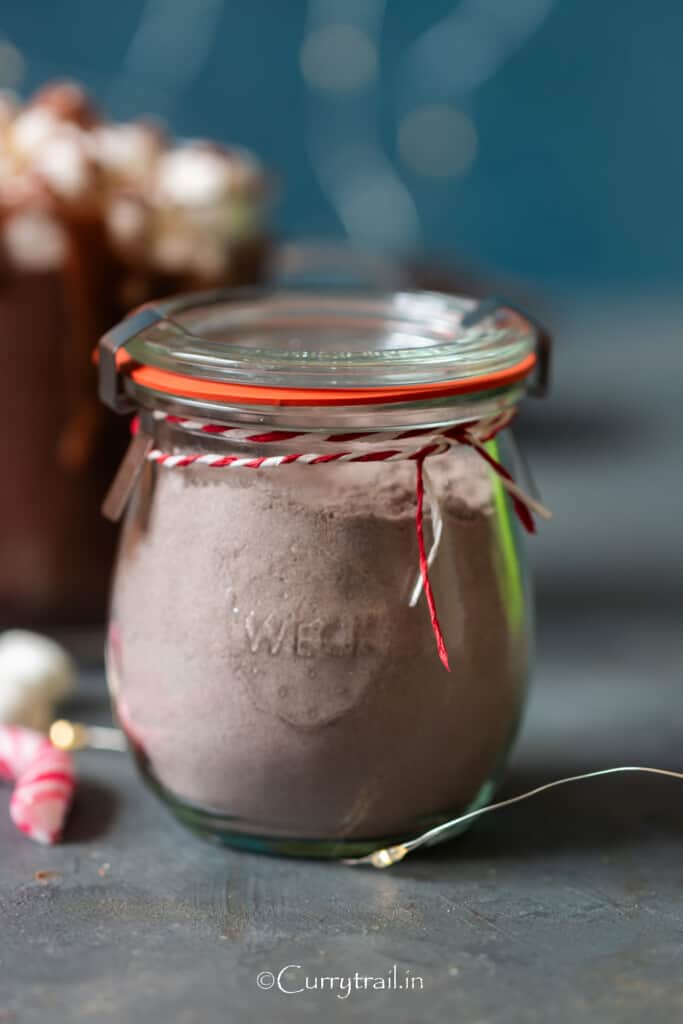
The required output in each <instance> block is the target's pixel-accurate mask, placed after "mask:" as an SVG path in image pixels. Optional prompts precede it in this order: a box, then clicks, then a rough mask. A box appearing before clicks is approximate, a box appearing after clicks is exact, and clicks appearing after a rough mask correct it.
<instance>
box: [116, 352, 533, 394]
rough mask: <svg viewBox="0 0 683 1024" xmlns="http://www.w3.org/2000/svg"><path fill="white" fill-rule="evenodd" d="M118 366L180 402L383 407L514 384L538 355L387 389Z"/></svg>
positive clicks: (123, 361)
mask: <svg viewBox="0 0 683 1024" xmlns="http://www.w3.org/2000/svg"><path fill="white" fill-rule="evenodd" d="M116 362H117V368H118V370H119V372H120V373H123V374H125V375H126V376H128V377H129V378H130V379H131V380H132V381H134V382H135V383H136V384H139V385H140V386H141V387H144V388H148V389H149V390H151V391H161V392H163V393H164V394H168V395H175V396H176V397H177V398H190V399H199V400H203V401H210V402H231V403H234V404H238V405H282V406H284V405H292V406H313V405H384V404H387V403H389V402H402V401H411V400H416V399H420V398H445V397H447V396H451V395H467V394H472V393H473V392H476V391H489V390H493V389H494V388H500V387H505V386H507V385H510V384H515V383H517V381H520V380H524V378H525V377H528V376H529V374H530V373H531V372H532V370H533V369H534V367H535V365H536V353H535V352H531V353H530V354H529V355H528V356H525V357H524V359H521V360H520V361H519V362H518V363H515V365H514V366H510V367H508V368H507V369H505V370H498V371H496V372H495V373H482V374H479V375H477V376H476V377H467V378H465V379H463V380H450V381H436V382H435V383H431V384H414V385H407V386H403V387H386V388H273V387H261V386H256V385H252V384H231V383H229V382H225V381H210V380H199V379H197V378H195V377H185V376H183V374H181V373H172V372H171V371H170V370H160V369H158V368H157V367H154V366H143V365H141V364H140V363H136V362H135V361H134V360H133V359H132V358H131V357H130V355H129V354H128V353H127V352H126V351H125V349H120V350H119V352H118V353H117V358H116Z"/></svg>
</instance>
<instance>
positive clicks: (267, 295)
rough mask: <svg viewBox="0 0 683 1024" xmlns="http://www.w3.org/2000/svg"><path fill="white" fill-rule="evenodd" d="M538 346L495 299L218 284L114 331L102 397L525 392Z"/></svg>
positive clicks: (280, 399)
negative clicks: (522, 388)
mask: <svg viewBox="0 0 683 1024" xmlns="http://www.w3.org/2000/svg"><path fill="white" fill-rule="evenodd" d="M538 342H539V329H538V328H537V327H536V325H535V324H533V323H532V321H531V320H530V319H528V318H527V317H526V316H524V315H523V314H522V313H521V312H520V311H519V310H517V309H515V308H514V307H513V306H511V305H509V304H505V303H502V302H498V301H496V300H487V301H486V302H484V303H478V302H477V300H475V299H473V298H469V297H466V296H460V295H446V294H441V293H438V292H419V291H397V292H377V291H359V290H353V291H351V290H348V289H330V288H329V287H328V288H324V289H311V288H304V289H294V288H287V289H281V288H273V289H268V288H255V289H240V290H239V291H238V290H233V289H220V290H218V291H214V292H199V293H195V294H191V295H187V296H180V297H177V298H174V299H171V300H168V301H164V302H161V303H154V304H153V305H150V306H146V307H144V308H143V309H142V310H141V311H139V312H138V313H137V314H135V315H133V316H132V317H130V318H128V319H127V320H126V321H124V322H123V323H122V324H120V325H119V326H118V327H117V328H115V329H114V330H113V331H110V332H108V334H107V335H105V336H104V337H103V338H102V339H101V342H100V394H101V397H102V398H103V400H104V401H105V402H106V403H107V404H109V405H114V407H118V409H119V411H123V410H122V409H121V405H122V404H128V406H129V407H130V400H131V399H132V400H133V402H134V404H142V405H148V406H154V403H155V399H156V400H161V401H165V402H169V401H176V402H181V403H182V402H190V403H192V404H193V406H194V407H195V409H196V408H197V406H199V407H201V406H202V404H204V403H205V404H206V405H207V406H210V407H212V408H215V406H217V405H218V406H221V405H224V404H225V405H229V406H237V407H246V408H253V407H295V408H312V407H358V406H366V407H367V406H378V405H387V404H400V405H405V404H411V403H424V402H432V401H437V400H438V401H440V402H442V401H444V400H445V401H448V400H450V399H456V400H460V399H462V397H463V396H475V395H478V394H482V395H484V394H486V395H490V394H491V393H492V392H495V393H505V392H507V391H511V392H514V393H515V397H516V398H518V397H519V390H520V384H523V383H524V382H525V381H526V382H528V380H529V379H530V377H531V376H532V374H533V373H534V369H535V368H536V367H537V364H538V362H539V360H538V355H537V348H538ZM112 374H113V378H114V382H113V383H114V387H112ZM511 397H512V395H511ZM126 399H127V402H126ZM117 400H118V406H117Z"/></svg>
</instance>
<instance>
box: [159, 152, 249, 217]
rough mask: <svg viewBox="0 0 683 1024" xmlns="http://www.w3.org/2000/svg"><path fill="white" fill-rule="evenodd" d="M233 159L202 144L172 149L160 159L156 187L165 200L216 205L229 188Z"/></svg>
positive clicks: (193, 204)
mask: <svg viewBox="0 0 683 1024" xmlns="http://www.w3.org/2000/svg"><path fill="white" fill-rule="evenodd" d="M232 181H233V174H232V168H231V166H230V162H229V161H228V160H226V158H225V157H224V156H222V155H221V154H220V153H216V152H214V151H213V150H210V149H202V148H201V147H200V146H183V147H182V148H180V149H175V150H171V151H170V152H169V153H166V154H165V155H164V156H163V157H162V158H161V160H160V161H159V167H158V172H157V188H158V192H159V196H160V198H161V200H162V201H163V202H167V203H173V204H174V205H177V206H213V205H216V204H217V203H220V202H221V201H222V200H223V199H224V198H225V196H226V194H227V193H228V192H229V191H230V189H231V186H232Z"/></svg>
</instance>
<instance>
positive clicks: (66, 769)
mask: <svg viewBox="0 0 683 1024" xmlns="http://www.w3.org/2000/svg"><path fill="white" fill-rule="evenodd" d="M0 779H5V780H6V781H8V782H14V784H15V785H14V791H13V793H12V797H11V800H10V805H9V813H10V817H11V819H12V821H13V822H14V824H15V825H16V826H17V828H18V829H19V830H20V831H21V832H24V833H25V834H26V835H27V836H29V837H30V838H31V839H35V841H36V842H38V843H56V842H57V840H58V839H59V837H60V836H61V834H62V829H63V827H64V822H65V820H66V816H67V813H68V811H69V807H70V806H71V801H72V799H73V795H74V790H75V788H76V776H75V773H74V766H73V759H72V757H71V755H70V754H68V753H67V752H66V751H64V750H58V749H57V747H55V746H53V745H52V743H50V741H49V739H48V738H47V736H44V735H43V734H42V733H40V732H34V730H33V729H22V728H21V727H20V726H17V725H3V724H0Z"/></svg>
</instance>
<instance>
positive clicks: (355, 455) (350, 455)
mask: <svg viewBox="0 0 683 1024" xmlns="http://www.w3.org/2000/svg"><path fill="white" fill-rule="evenodd" d="M514 414H515V410H514V409H512V410H506V411H505V412H503V413H500V414H498V415H496V416H492V417H490V418H488V419H485V420H476V421H469V422H466V423H458V424H456V425H454V426H451V427H446V428H439V429H434V428H431V427H427V428H418V429H415V430H404V431H401V432H399V433H385V432H383V431H364V432H349V433H338V434H327V433H325V434H323V433H313V432H310V431H285V430H271V431H265V432H261V433H254V432H253V430H245V429H243V428H240V427H229V426H226V425H225V424H224V423H207V422H205V421H204V420H193V419H188V418H185V417H181V416H169V415H166V414H164V413H156V414H155V418H156V419H160V420H163V421H165V422H166V423H169V424H171V425H172V426H175V427H179V428H180V429H182V430H186V431H188V432H189V433H195V434H203V435H210V436H211V437H215V438H223V439H225V440H226V441H228V442H233V443H235V444H253V445H269V444H279V445H283V444H287V445H289V444H291V443H292V442H297V446H298V444H299V442H303V441H305V442H306V448H308V450H303V451H294V452H288V453H285V454H278V455H261V456H256V457H254V456H251V455H236V454H229V455H220V454H218V453H212V452H205V453H194V454H192V453H182V454H172V453H169V452H164V451H162V450H161V449H160V448H152V449H151V450H150V451H149V452H148V453H147V456H146V458H147V460H148V461H149V462H155V463H157V464H158V465H160V466H163V467H165V468H166V469H182V468H186V467H189V466H205V467H207V468H210V469H274V468H276V467H279V466H290V465H292V464H294V463H300V464H301V465H308V466H320V465H326V464H330V463H339V462H399V461H405V460H409V461H411V462H414V463H415V465H416V470H417V473H416V487H415V493H416V506H417V507H416V519H415V525H416V534H417V545H418V551H419V559H420V575H421V580H422V589H423V590H424V593H425V599H426V601H427V606H428V609H429V617H430V619H431V623H432V628H433V630H434V636H435V638H436V644H437V649H438V652H439V657H440V659H441V661H442V662H443V664H444V666H445V668H446V669H447V670H448V671H450V665H449V661H448V653H447V651H446V645H445V643H444V639H443V633H442V630H441V626H440V624H439V617H438V614H437V611H436V605H435V602H434V595H433V592H432V588H431V584H430V582H429V565H430V563H431V561H432V558H433V555H434V552H435V546H433V548H432V551H431V552H430V555H429V556H428V555H427V553H426V550H425V542H424V531H423V522H422V521H423V505H424V493H425V487H424V474H423V464H424V461H425V459H427V458H429V457H430V456H432V455H440V454H443V453H444V452H446V451H448V449H449V448H451V447H453V446H454V445H456V444H462V445H466V446H468V447H470V448H473V449H474V450H475V451H476V452H477V453H478V454H479V455H480V456H481V457H482V458H483V459H484V460H485V461H486V462H487V463H488V465H489V466H490V467H491V469H492V470H493V471H494V472H495V473H496V474H497V476H498V477H499V479H500V482H501V484H502V486H503V487H504V488H505V489H506V490H507V492H508V494H509V495H510V498H511V500H512V504H513V506H514V509H515V512H516V513H517V516H518V518H519V520H520V522H521V523H522V525H523V526H524V528H525V529H526V530H527V531H528V532H530V533H533V532H535V526H534V520H533V518H532V515H531V512H532V511H533V512H536V513H537V514H538V515H540V516H542V517H543V518H548V517H549V515H550V513H549V512H548V510H547V509H546V508H545V507H544V506H543V505H541V503H540V502H538V501H536V500H535V499H534V498H532V497H530V496H529V495H528V494H526V493H525V492H524V491H523V490H522V489H521V488H520V487H519V485H518V484H517V483H516V482H515V481H514V480H513V478H512V476H511V474H510V473H509V472H508V470H507V469H506V468H505V467H504V466H503V465H502V464H501V463H500V462H499V461H498V460H497V459H495V458H494V457H493V456H492V455H491V453H490V452H489V450H488V449H487V448H486V447H485V443H486V441H490V440H492V439H493V438H494V437H495V436H496V434H498V433H499V432H500V431H501V430H503V429H504V427H506V426H508V424H509V423H510V421H511V419H512V418H513V416H514ZM137 426H138V424H137V419H136V420H134V422H133V431H134V432H135V431H136V430H137ZM359 441H360V442H370V443H376V442H381V443H382V444H384V443H386V444H387V445H389V446H390V447H386V448H383V447H382V448H378V449H375V448H373V449H371V450H370V451H365V452H363V451H358V449H355V450H354V449H353V448H346V447H345V446H346V445H350V444H352V443H356V442H359ZM421 442H424V443H421ZM313 446H315V447H316V448H318V449H320V448H322V449H323V450H315V451H311V450H310V448H311V447H313ZM327 446H334V450H332V451H325V450H324V449H325V448H326V447H327ZM340 446H341V447H340ZM301 447H303V444H302V445H301ZM411 603H413V602H411Z"/></svg>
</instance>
